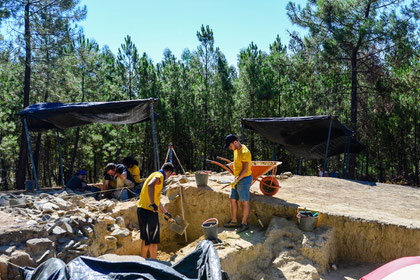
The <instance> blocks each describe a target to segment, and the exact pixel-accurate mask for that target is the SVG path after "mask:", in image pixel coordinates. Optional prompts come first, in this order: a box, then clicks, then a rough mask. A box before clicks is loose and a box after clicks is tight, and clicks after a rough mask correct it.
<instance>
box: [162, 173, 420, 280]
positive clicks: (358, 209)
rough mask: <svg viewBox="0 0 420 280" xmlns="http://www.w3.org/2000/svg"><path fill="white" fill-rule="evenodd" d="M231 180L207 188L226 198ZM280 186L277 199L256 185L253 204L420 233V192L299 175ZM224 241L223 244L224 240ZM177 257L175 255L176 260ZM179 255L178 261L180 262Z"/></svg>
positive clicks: (339, 272)
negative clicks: (293, 208)
mask: <svg viewBox="0 0 420 280" xmlns="http://www.w3.org/2000/svg"><path fill="white" fill-rule="evenodd" d="M232 179H233V176H232V175H230V174H229V173H227V172H223V173H213V174H211V175H210V177H209V183H208V187H210V188H211V189H213V191H217V192H223V193H226V194H227V193H229V192H230V186H229V185H228V183H229V182H230V181H232ZM279 182H280V186H281V189H280V190H279V192H278V193H277V194H276V195H275V196H274V197H269V196H264V195H262V193H261V191H260V189H259V182H256V183H254V184H253V185H252V187H251V193H252V194H253V195H251V200H253V199H254V200H256V201H258V202H264V201H271V203H272V202H273V199H278V202H279V203H280V204H286V205H290V206H296V207H297V206H301V207H306V208H308V209H315V210H317V211H320V212H322V213H328V214H330V215H335V216H345V217H348V218H351V219H356V220H365V221H373V222H379V223H381V224H391V225H396V226H404V227H407V228H411V229H420V215H419V213H420V204H419V203H418V202H419V201H420V189H417V188H414V187H409V186H401V185H392V184H383V183H375V182H361V181H353V180H345V179H339V178H329V177H324V178H323V177H315V176H297V175H294V176H292V177H290V178H288V179H283V180H279ZM188 185H191V186H194V187H195V182H194V181H190V182H188V183H187V184H185V185H184V186H188ZM222 236H223V235H222ZM221 239H222V241H224V240H223V239H224V238H221ZM236 242H239V243H240V244H239V246H242V247H247V246H251V245H248V241H246V240H242V239H238V240H237V241H236ZM241 242H242V243H241ZM196 243H197V241H196V242H194V243H192V244H190V245H188V246H187V247H185V248H183V249H182V253H181V254H180V255H185V254H187V253H188V252H190V251H192V250H193V249H194V248H195V245H196ZM257 243H258V242H257ZM254 245H255V244H253V246H254ZM178 253H179V252H178ZM220 253H221V252H220V250H219V254H220ZM177 255H178V254H175V257H176V256H177ZM180 255H178V257H177V258H175V259H178V258H179V257H180ZM162 257H163V259H165V260H167V261H169V260H171V261H174V260H175V259H174V255H172V254H170V255H166V256H163V255H162ZM292 265H293V264H292ZM380 265H381V264H366V263H358V262H354V261H347V262H346V261H341V262H338V263H336V264H335V265H334V267H335V268H337V269H333V268H330V269H329V270H328V271H327V272H326V273H324V274H322V275H319V278H318V276H317V277H314V278H312V277H313V276H310V277H309V278H306V277H303V278H300V276H299V274H298V273H296V274H293V273H292V274H291V275H294V276H292V278H290V279H325V280H332V279H347V280H351V279H359V278H360V277H362V276H363V275H365V274H367V273H369V272H371V271H372V270H374V269H376V268H377V267H379V266H380ZM285 269H286V270H287V269H288V268H287V267H286V268H285ZM290 269H291V270H293V269H294V268H293V267H292V266H290ZM305 273H309V272H308V271H307V272H305ZM273 275H274V274H273ZM291 275H289V276H291ZM265 277H267V275H266V276H265ZM280 278H282V277H280ZM261 279H277V278H276V277H273V278H270V277H268V278H261ZM287 279H289V278H287Z"/></svg>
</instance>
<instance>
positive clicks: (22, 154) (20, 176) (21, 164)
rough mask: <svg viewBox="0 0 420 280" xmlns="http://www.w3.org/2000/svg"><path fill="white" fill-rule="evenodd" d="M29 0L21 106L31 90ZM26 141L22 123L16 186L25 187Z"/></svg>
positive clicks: (27, 0)
mask: <svg viewBox="0 0 420 280" xmlns="http://www.w3.org/2000/svg"><path fill="white" fill-rule="evenodd" d="M30 5H31V3H30V0H26V1H25V81H24V87H23V108H26V107H28V106H29V93H30V90H31V32H30V29H29V7H30ZM27 154H28V143H27V141H26V133H25V127H24V126H23V125H22V132H21V135H20V149H19V161H18V165H17V170H16V188H17V189H24V188H25V185H24V184H25V177H26V165H27Z"/></svg>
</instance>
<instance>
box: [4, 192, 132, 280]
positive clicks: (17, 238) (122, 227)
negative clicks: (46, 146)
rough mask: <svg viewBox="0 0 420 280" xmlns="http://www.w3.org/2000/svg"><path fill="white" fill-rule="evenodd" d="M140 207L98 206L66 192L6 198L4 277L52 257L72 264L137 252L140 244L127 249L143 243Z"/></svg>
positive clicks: (106, 202) (99, 203)
mask: <svg viewBox="0 0 420 280" xmlns="http://www.w3.org/2000/svg"><path fill="white" fill-rule="evenodd" d="M117 205H121V206H118V207H116V206H117ZM124 205H125V206H124ZM135 208H136V202H135V201H129V202H124V203H122V202H121V203H119V202H117V201H113V200H101V201H96V200H95V199H94V198H93V197H85V196H81V195H75V194H69V193H67V192H66V191H55V192H53V193H40V194H18V195H16V194H3V195H1V196H0V216H1V217H2V218H0V278H1V279H14V277H17V275H18V272H17V269H15V268H14V266H13V265H11V264H15V265H17V266H30V267H36V266H38V265H39V264H40V263H42V262H44V261H45V260H46V259H48V258H50V257H58V258H60V259H62V260H63V261H65V262H68V261H70V260H71V259H73V258H75V257H77V256H80V255H90V256H99V255H101V254H103V253H121V252H122V253H133V252H132V251H135V253H138V252H139V250H140V245H138V246H125V245H127V244H132V243H133V242H138V238H139V237H138V231H137V225H136V221H137V219H136V216H135V215H136V209H135ZM129 212H132V213H129ZM127 221H128V224H129V225H128V226H129V227H128V228H127V227H126V222H127ZM133 221H135V222H133ZM124 247H129V250H128V251H130V252H125V251H124V250H125V249H124ZM133 247H137V248H135V249H133ZM136 250H137V251H136Z"/></svg>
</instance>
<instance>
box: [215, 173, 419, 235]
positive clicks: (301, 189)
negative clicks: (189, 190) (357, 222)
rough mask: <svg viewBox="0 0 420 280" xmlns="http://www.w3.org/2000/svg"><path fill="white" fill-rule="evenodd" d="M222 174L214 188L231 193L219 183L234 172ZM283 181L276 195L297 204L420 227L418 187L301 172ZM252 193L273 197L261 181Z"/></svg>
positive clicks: (227, 179) (345, 214)
mask: <svg viewBox="0 0 420 280" xmlns="http://www.w3.org/2000/svg"><path fill="white" fill-rule="evenodd" d="M219 174H221V173H219ZM219 174H212V175H211V176H210V180H209V186H210V187H211V188H213V189H214V190H217V191H223V192H226V193H229V192H230V189H229V187H225V188H224V189H222V188H223V186H226V184H219V183H220V182H225V181H226V182H229V181H230V180H232V178H233V176H231V175H219ZM224 174H226V172H225V173H224ZM218 182H219V183H218ZM279 182H280V186H281V188H280V190H279V192H278V193H277V194H275V195H274V197H275V198H278V199H280V200H283V203H287V204H296V205H299V206H303V207H306V208H308V209H315V210H318V211H321V212H323V213H330V214H333V215H341V216H348V217H354V218H358V219H364V220H371V221H380V222H381V223H386V224H394V225H401V226H407V227H409V228H420V215H419V213H420V203H419V201H420V189H418V188H414V187H409V186H401V185H392V184H383V183H375V182H362V181H353V180H345V179H339V178H329V177H315V176H298V175H293V177H290V178H288V179H284V180H279ZM251 193H254V194H257V195H259V196H260V197H262V199H272V198H270V197H267V196H262V193H261V191H260V189H259V182H256V183H254V184H253V185H252V187H251ZM251 199H252V198H251Z"/></svg>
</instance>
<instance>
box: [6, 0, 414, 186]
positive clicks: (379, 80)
mask: <svg viewBox="0 0 420 280" xmlns="http://www.w3.org/2000/svg"><path fill="white" fill-rule="evenodd" d="M86 14H87V9H86V7H85V6H82V5H81V4H80V3H79V1H78V0H61V1H57V0H2V1H1V2H0V27H1V25H2V24H3V25H4V24H6V23H8V24H9V25H10V24H11V26H14V27H15V28H14V30H13V32H10V33H8V34H1V33H0V108H1V110H0V169H1V172H0V184H1V185H0V189H3V190H7V189H11V188H23V187H24V182H25V180H26V179H30V178H33V174H32V171H31V164H30V160H29V156H28V148H27V143H26V136H25V133H24V128H23V124H22V122H21V120H20V118H18V117H17V116H16V115H15V114H16V113H18V112H20V111H21V110H22V109H23V108H25V107H27V106H28V105H30V104H34V103H39V102H63V103H71V102H93V101H117V100H130V99H144V98H150V97H155V98H159V102H158V104H157V108H156V110H157V112H158V113H159V119H158V120H157V122H156V125H157V133H158V142H159V143H158V147H159V152H160V161H161V162H162V161H163V159H164V156H165V155H166V151H167V149H168V144H169V143H172V144H173V145H174V148H175V150H176V153H177V155H178V157H179V159H180V160H181V163H182V164H183V166H184V168H185V169H187V170H190V171H196V170H217V171H220V168H218V167H216V166H209V165H208V164H206V161H205V159H206V158H210V159H214V158H215V157H216V156H224V157H227V158H232V152H230V151H228V150H226V149H223V144H224V141H223V140H224V137H225V136H226V135H227V134H229V133H236V134H238V135H241V124H240V123H241V122H240V120H241V118H245V117H246V118H251V117H254V118H257V117H295V116H312V115H336V116H338V118H339V120H340V121H341V122H342V123H343V124H345V125H346V126H348V127H349V128H351V129H352V131H353V133H354V137H356V138H357V139H358V140H359V141H360V142H362V143H363V144H364V145H365V147H366V150H365V152H364V153H363V154H357V155H352V156H351V157H350V173H349V177H350V178H354V179H361V180H369V181H379V182H392V183H398V184H409V185H413V186H415V185H417V186H419V160H420V159H419V155H420V148H419V143H418V142H419V134H420V133H419V129H418V123H419V107H420V105H419V96H420V79H419V77H420V74H419V70H420V63H419V35H420V33H419V25H418V20H419V16H420V4H419V2H418V1H412V2H411V3H408V4H407V1H398V0H396V1H394V0H376V1H375V0H340V1H333V0H322V1H314V0H310V1H308V3H307V5H306V6H304V7H300V6H298V5H295V4H294V3H293V2H290V3H289V4H288V5H287V14H288V16H289V19H290V21H291V22H292V23H293V24H295V25H296V26H300V27H301V28H304V29H305V30H307V34H305V35H304V36H300V35H299V34H298V33H296V32H291V33H290V41H289V42H288V45H285V44H284V43H282V42H281V40H280V38H279V36H278V35H277V37H276V34H273V42H272V44H270V48H269V51H268V52H264V51H262V50H261V49H259V47H258V46H257V45H256V44H254V43H253V42H250V44H249V45H248V46H244V48H243V49H242V50H241V51H240V53H239V54H238V64H237V67H235V66H232V65H228V63H227V60H226V58H225V56H224V54H223V52H222V50H221V49H219V48H218V47H217V46H216V45H215V40H214V38H215V36H217V34H213V30H212V29H211V27H210V26H208V25H205V24H203V25H202V26H201V27H200V26H198V27H197V29H198V30H197V34H196V35H197V48H196V49H193V50H189V49H185V50H184V51H183V53H182V55H181V57H179V58H177V57H175V55H174V54H173V53H172V52H171V50H170V49H165V50H164V53H163V60H162V61H160V62H157V63H153V62H152V60H151V59H150V57H149V56H148V55H147V53H145V52H143V53H141V51H139V50H138V49H137V47H136V45H135V44H134V43H133V40H132V39H131V37H130V35H127V36H126V38H125V40H124V42H122V44H121V47H120V48H119V49H118V53H117V54H114V53H112V51H111V50H110V49H109V48H107V47H106V46H105V47H102V48H101V47H100V46H99V45H98V44H97V43H96V42H95V41H94V40H93V39H87V38H86V37H85V35H84V33H83V30H82V29H81V28H80V27H79V26H78V22H79V21H81V20H83V19H84V18H85V16H86ZM0 30H4V29H0ZM151 129H152V128H151V123H150V122H145V123H140V124H135V125H122V126H113V125H103V124H93V125H89V126H83V127H78V128H74V129H68V130H65V131H60V133H59V135H60V143H61V152H62V158H63V163H64V165H63V167H64V174H65V179H66V180H67V179H69V178H70V177H71V176H72V174H74V173H75V171H76V170H79V169H84V170H86V171H87V173H88V180H89V181H90V182H98V181H100V180H101V179H102V175H103V170H104V167H105V165H106V164H107V163H108V162H117V163H119V162H121V161H122V158H124V157H125V156H128V155H131V156H133V157H135V158H136V159H137V160H138V161H139V166H140V170H141V175H142V176H147V175H148V174H149V173H150V172H152V171H153V143H152V132H151ZM245 135H246V137H245V139H246V140H245V144H246V145H247V146H248V147H249V148H250V149H251V152H252V155H253V159H254V160H272V159H275V160H279V161H282V162H283V164H282V165H281V168H280V172H283V171H292V172H294V173H296V172H297V169H298V162H299V158H297V157H296V156H294V155H293V154H290V153H289V152H288V151H287V150H285V149H284V148H283V147H281V146H279V145H275V144H273V143H271V142H269V141H268V140H266V139H264V138H262V137H261V136H260V135H258V134H256V133H253V132H252V131H248V130H246V131H245ZM56 137H57V132H56V131H53V130H51V131H47V132H42V133H31V134H30V138H31V143H32V149H33V154H34V159H35V166H36V169H37V171H38V178H39V181H40V184H41V186H54V185H61V177H60V170H59V160H58V145H57V139H56ZM362 160H363V164H362ZM320 163H321V162H320V161H316V160H305V159H303V161H302V169H301V173H302V174H304V175H315V174H316V171H317V165H318V164H320ZM342 166H343V155H341V156H335V157H331V158H330V159H329V161H328V170H339V171H341V170H342ZM179 171H180V170H178V172H179ZM340 173H341V172H340Z"/></svg>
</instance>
